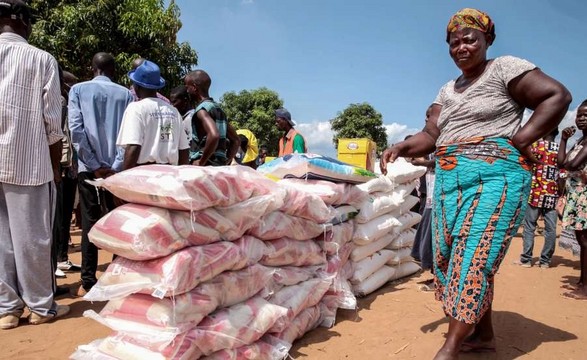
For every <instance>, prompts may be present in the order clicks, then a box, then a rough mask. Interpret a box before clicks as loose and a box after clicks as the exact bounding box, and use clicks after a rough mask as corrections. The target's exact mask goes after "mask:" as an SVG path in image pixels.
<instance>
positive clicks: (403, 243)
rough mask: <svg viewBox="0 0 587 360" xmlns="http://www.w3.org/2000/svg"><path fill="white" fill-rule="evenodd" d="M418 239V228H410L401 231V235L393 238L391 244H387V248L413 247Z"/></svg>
mask: <svg viewBox="0 0 587 360" xmlns="http://www.w3.org/2000/svg"><path fill="white" fill-rule="evenodd" d="M415 239H416V229H413V228H408V229H405V230H404V231H402V232H401V233H399V235H398V236H397V237H396V238H395V239H393V241H392V242H391V244H389V245H387V246H386V249H390V250H397V249H401V248H405V247H411V246H412V245H414V240H415Z"/></svg>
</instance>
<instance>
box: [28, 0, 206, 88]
mask: <svg viewBox="0 0 587 360" xmlns="http://www.w3.org/2000/svg"><path fill="white" fill-rule="evenodd" d="M30 4H31V7H32V8H33V9H34V11H35V14H36V17H37V22H36V24H35V25H34V27H33V32H32V35H31V39H30V41H31V43H32V44H33V45H35V46H38V47H40V48H42V49H44V50H46V51H48V52H49V53H51V54H52V55H53V56H55V58H56V59H57V61H59V63H60V65H61V66H62V67H63V69H65V70H68V71H70V72H72V73H73V74H75V75H76V76H78V77H79V78H80V79H81V80H88V79H91V78H92V76H93V75H92V71H91V61H92V57H93V56H94V54H95V53H97V52H100V51H105V52H109V53H111V54H112V55H114V57H115V58H116V61H117V79H116V81H117V82H119V83H122V84H127V85H128V84H129V81H128V79H127V77H126V73H127V72H128V70H130V67H131V66H130V63H131V62H132V60H134V59H135V58H137V57H143V58H146V59H149V60H152V61H154V62H155V63H157V64H158V65H159V66H160V68H161V73H162V74H161V75H162V76H163V77H164V78H165V79H166V80H167V84H168V85H167V87H168V88H169V87H173V86H176V85H179V84H180V82H181V79H182V78H183V76H184V75H185V74H186V73H187V72H189V71H190V70H191V69H192V66H194V65H196V63H197V54H196V52H195V50H193V49H192V48H191V47H190V45H189V44H188V43H185V42H184V43H178V42H177V38H176V36H177V32H178V31H179V29H180V28H181V21H180V20H179V15H180V14H179V8H178V6H177V5H176V4H175V2H174V1H173V0H172V1H171V2H170V3H169V6H167V7H165V4H164V1H163V0H32V1H31V2H30Z"/></svg>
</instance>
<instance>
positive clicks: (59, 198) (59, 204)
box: [51, 183, 63, 269]
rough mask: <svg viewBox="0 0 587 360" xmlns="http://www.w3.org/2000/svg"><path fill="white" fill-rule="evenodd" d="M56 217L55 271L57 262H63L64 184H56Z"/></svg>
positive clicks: (53, 253) (54, 237) (53, 243)
mask: <svg viewBox="0 0 587 360" xmlns="http://www.w3.org/2000/svg"><path fill="white" fill-rule="evenodd" d="M53 213H54V214H55V217H54V219H53V232H52V234H53V239H52V248H51V263H52V264H53V269H57V262H58V261H61V260H59V259H58V257H59V249H60V247H61V237H62V236H61V222H62V221H63V183H59V184H55V209H54V212H53Z"/></svg>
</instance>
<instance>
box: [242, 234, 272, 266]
mask: <svg viewBox="0 0 587 360" xmlns="http://www.w3.org/2000/svg"><path fill="white" fill-rule="evenodd" d="M234 244H235V245H236V246H237V247H238V248H239V250H240V252H241V255H242V256H240V257H239V261H237V262H236V263H235V264H234V266H233V269H234V270H238V269H243V268H245V267H247V266H251V265H254V264H256V263H258V262H259V261H261V259H263V257H264V256H265V255H266V254H268V253H269V251H270V250H269V248H268V247H267V245H266V244H265V242H263V241H261V240H259V239H257V238H256V237H254V236H250V235H245V236H243V237H242V238H240V239H238V240H236V241H235V242H234Z"/></svg>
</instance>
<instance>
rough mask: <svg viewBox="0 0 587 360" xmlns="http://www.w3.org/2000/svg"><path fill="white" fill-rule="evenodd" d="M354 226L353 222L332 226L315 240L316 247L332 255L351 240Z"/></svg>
mask: <svg viewBox="0 0 587 360" xmlns="http://www.w3.org/2000/svg"><path fill="white" fill-rule="evenodd" d="M354 230H355V224H354V223H353V222H345V223H342V224H338V225H334V226H332V227H330V228H329V229H328V231H326V232H325V233H323V234H322V235H320V236H319V237H317V238H316V241H317V243H318V245H320V247H321V248H322V250H324V251H325V252H326V254H328V255H334V254H336V253H338V251H339V250H340V249H341V248H342V246H343V245H344V244H347V243H349V242H350V241H351V240H352V239H353V232H354Z"/></svg>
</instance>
